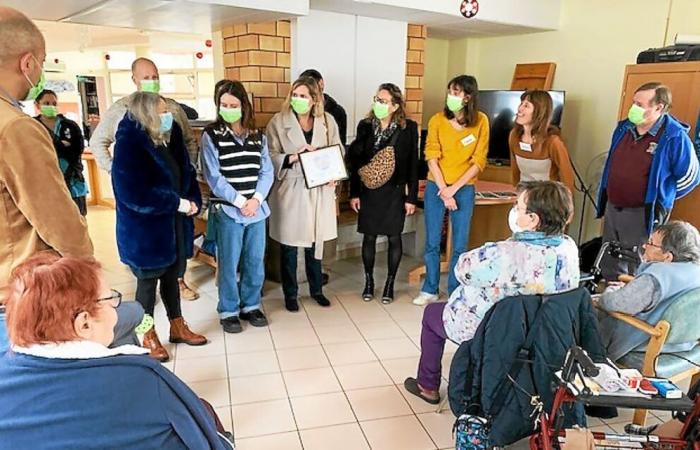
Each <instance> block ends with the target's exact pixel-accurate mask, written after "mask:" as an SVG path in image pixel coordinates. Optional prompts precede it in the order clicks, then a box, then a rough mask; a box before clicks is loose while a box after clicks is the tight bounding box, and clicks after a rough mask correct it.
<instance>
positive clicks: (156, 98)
mask: <svg viewBox="0 0 700 450" xmlns="http://www.w3.org/2000/svg"><path fill="white" fill-rule="evenodd" d="M161 100H163V101H165V100H164V99H163V97H161V96H160V95H158V94H154V93H152V92H135V93H133V94H131V96H130V97H129V106H128V109H129V115H130V116H131V117H132V118H133V119H134V120H136V121H137V122H138V123H140V124H141V126H142V127H143V129H144V130H146V133H148V135H149V136H150V138H151V139H152V140H153V142H154V143H155V144H156V145H161V144H163V143H165V141H166V136H165V135H164V134H163V133H161V132H160V115H159V114H158V105H159V103H160V102H161Z"/></svg>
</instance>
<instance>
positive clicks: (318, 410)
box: [290, 392, 355, 430]
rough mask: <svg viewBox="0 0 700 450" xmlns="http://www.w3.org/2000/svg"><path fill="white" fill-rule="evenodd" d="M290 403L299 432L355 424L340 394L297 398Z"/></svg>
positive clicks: (343, 395)
mask: <svg viewBox="0 0 700 450" xmlns="http://www.w3.org/2000/svg"><path fill="white" fill-rule="evenodd" d="M290 401H291V402H292V409H293V410H294V418H295V419H296V422H297V425H298V426H299V429H300V430H303V429H307V428H319V427H325V426H329V425H339V424H343V423H352V422H355V416H354V415H353V413H352V410H351V409H350V404H349V403H348V401H347V399H346V398H345V394H343V393H342V392H335V393H331V394H320V395H310V396H307V397H297V398H292V399H291V400H290Z"/></svg>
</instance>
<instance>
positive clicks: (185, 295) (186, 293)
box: [177, 278, 199, 301]
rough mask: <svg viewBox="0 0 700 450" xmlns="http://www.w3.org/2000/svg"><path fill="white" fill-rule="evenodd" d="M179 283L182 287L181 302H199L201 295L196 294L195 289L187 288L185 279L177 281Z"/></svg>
mask: <svg viewBox="0 0 700 450" xmlns="http://www.w3.org/2000/svg"><path fill="white" fill-rule="evenodd" d="M177 283H178V285H179V286H180V299H181V300H188V301H194V300H197V299H198V298H199V294H198V293H197V292H195V290H194V289H192V288H191V287H189V286H187V284H186V283H185V279H184V278H179V279H178V280H177Z"/></svg>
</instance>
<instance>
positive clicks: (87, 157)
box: [83, 151, 114, 208]
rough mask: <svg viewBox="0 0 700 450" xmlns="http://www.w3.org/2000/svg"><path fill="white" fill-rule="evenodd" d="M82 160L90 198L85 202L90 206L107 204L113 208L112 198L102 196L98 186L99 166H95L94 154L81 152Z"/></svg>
mask: <svg viewBox="0 0 700 450" xmlns="http://www.w3.org/2000/svg"><path fill="white" fill-rule="evenodd" d="M83 161H85V166H86V167H87V170H88V178H89V179H90V181H89V183H90V200H88V202H87V204H88V205H90V206H108V207H110V208H114V200H112V199H108V198H104V197H102V188H101V187H100V168H99V167H97V161H96V160H95V155H93V154H92V153H90V152H89V151H86V152H84V153H83Z"/></svg>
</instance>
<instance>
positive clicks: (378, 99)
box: [372, 95, 391, 105]
mask: <svg viewBox="0 0 700 450" xmlns="http://www.w3.org/2000/svg"><path fill="white" fill-rule="evenodd" d="M372 100H373V101H375V102H377V103H381V104H382V105H389V104H391V100H384V99H383V98H381V97H378V96H376V95H375V96H374V97H373V98H372Z"/></svg>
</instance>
